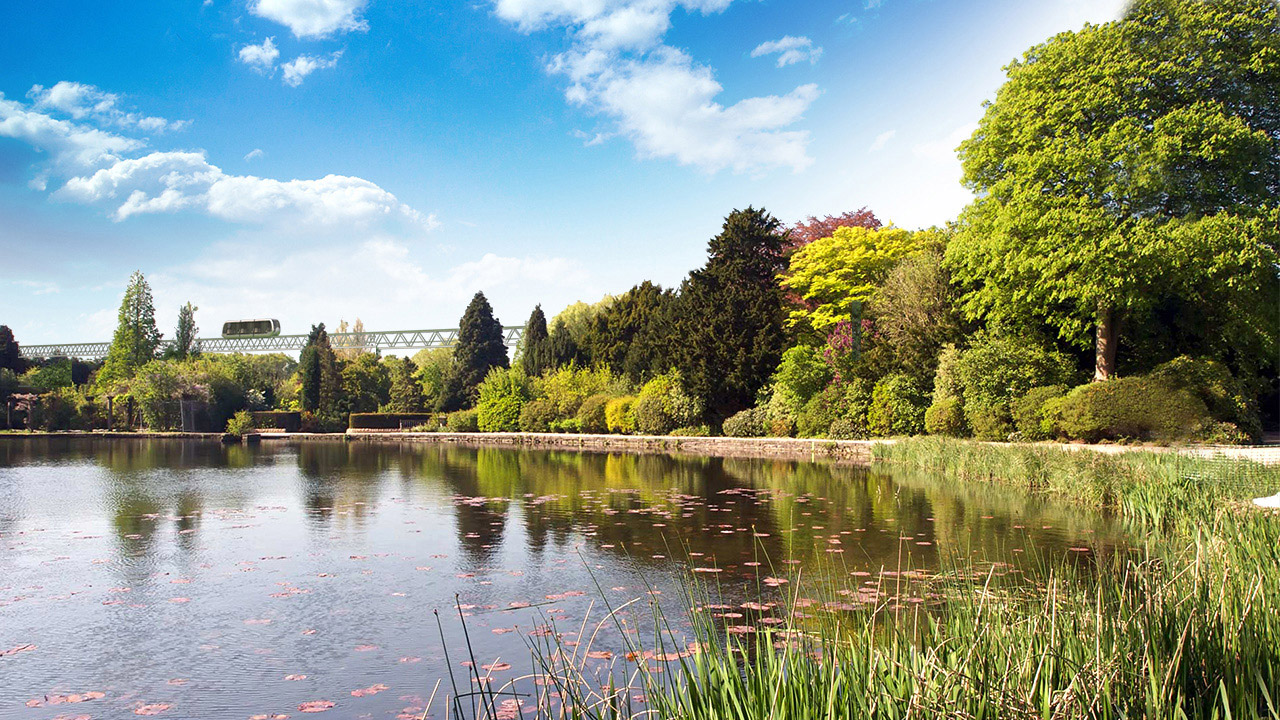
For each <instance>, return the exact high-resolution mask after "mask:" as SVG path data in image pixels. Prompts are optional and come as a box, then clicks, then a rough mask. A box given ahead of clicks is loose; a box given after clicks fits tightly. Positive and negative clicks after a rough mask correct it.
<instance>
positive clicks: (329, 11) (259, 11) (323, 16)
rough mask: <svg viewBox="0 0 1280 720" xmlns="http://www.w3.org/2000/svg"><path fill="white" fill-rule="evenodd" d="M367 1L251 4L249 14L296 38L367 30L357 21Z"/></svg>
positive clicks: (279, 0)
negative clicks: (282, 27) (275, 25)
mask: <svg viewBox="0 0 1280 720" xmlns="http://www.w3.org/2000/svg"><path fill="white" fill-rule="evenodd" d="M366 2H367V0H251V2H250V4H249V12H251V13H253V14H254V15H257V16H258V17H262V18H266V19H268V20H272V21H275V22H278V23H280V24H281V25H284V26H285V27H287V28H289V30H291V31H292V32H293V34H294V35H295V36H296V37H300V38H321V37H327V36H329V35H332V34H334V33H337V32H349V31H355V30H368V29H369V25H368V23H366V22H365V21H364V20H363V19H362V18H361V17H360V14H361V12H363V11H364V7H365V5H366Z"/></svg>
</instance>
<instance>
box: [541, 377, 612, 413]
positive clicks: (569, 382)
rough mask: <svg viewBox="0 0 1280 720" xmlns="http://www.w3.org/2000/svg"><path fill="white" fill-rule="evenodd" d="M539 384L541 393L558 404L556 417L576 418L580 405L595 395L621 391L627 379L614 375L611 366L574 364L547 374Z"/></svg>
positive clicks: (552, 402) (554, 404)
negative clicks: (586, 366) (593, 366)
mask: <svg viewBox="0 0 1280 720" xmlns="http://www.w3.org/2000/svg"><path fill="white" fill-rule="evenodd" d="M539 385H540V393H539V395H540V396H541V397H544V398H546V399H547V400H548V401H549V402H550V403H551V404H552V405H553V406H554V407H555V412H556V417H557V418H560V419H568V418H572V417H576V416H577V413H578V408H580V407H582V403H583V402H585V401H586V399H587V398H589V397H591V396H592V395H596V394H599V393H607V394H610V395H619V394H621V392H619V391H620V390H621V389H622V388H623V386H624V385H625V381H623V380H621V379H620V378H618V377H616V376H614V374H613V373H612V372H611V371H610V370H609V368H608V367H605V366H600V367H595V368H582V367H578V366H577V365H575V364H572V363H571V364H569V365H567V366H565V367H562V368H559V369H557V370H554V371H552V372H549V373H547V374H546V375H545V376H543V378H542V380H541V382H540V383H539Z"/></svg>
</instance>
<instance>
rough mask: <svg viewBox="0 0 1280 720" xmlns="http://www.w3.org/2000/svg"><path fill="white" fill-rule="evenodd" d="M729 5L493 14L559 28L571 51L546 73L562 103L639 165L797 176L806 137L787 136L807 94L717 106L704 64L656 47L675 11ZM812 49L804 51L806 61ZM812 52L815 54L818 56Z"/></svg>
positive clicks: (675, 0) (623, 4)
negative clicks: (595, 116) (563, 82)
mask: <svg viewBox="0 0 1280 720" xmlns="http://www.w3.org/2000/svg"><path fill="white" fill-rule="evenodd" d="M730 2H731V0H496V1H495V3H494V12H495V14H496V15H497V16H498V17H500V18H502V19H504V20H506V21H508V22H511V23H513V24H515V25H516V27H518V28H519V29H520V30H522V31H524V32H534V31H537V30H542V29H546V28H553V27H558V28H563V29H564V30H565V31H566V32H567V33H568V35H569V37H570V39H571V40H572V42H573V46H572V48H571V49H570V50H567V51H565V52H563V53H561V54H559V55H556V56H555V57H553V58H552V60H551V61H550V62H549V63H548V66H547V67H548V70H549V71H550V72H552V73H555V74H559V75H563V76H565V77H566V78H567V79H568V80H569V83H570V84H569V87H568V88H567V89H566V91H565V97H566V98H567V99H568V100H569V101H570V102H572V103H574V104H577V105H580V106H582V107H585V108H587V109H589V110H592V111H595V112H597V113H600V114H601V115H604V116H606V117H608V118H610V119H611V121H612V122H613V124H614V125H615V128H614V130H615V131H614V132H605V133H597V134H596V135H595V137H596V138H603V137H609V136H612V135H620V136H623V137H626V138H627V139H629V140H630V141H631V142H632V144H633V145H634V146H635V147H636V150H637V151H638V153H639V154H640V155H641V156H642V157H648V158H671V159H674V160H675V161H677V162H679V163H681V164H684V165H692V166H695V167H698V168H700V169H702V170H704V171H707V172H716V171H719V170H722V169H726V168H729V169H732V170H734V171H736V172H751V171H759V170H763V169H767V168H774V167H787V168H791V169H793V170H802V169H804V168H805V167H807V166H808V165H810V164H811V163H812V158H810V157H809V156H808V152H807V148H808V143H809V134H808V133H807V132H805V131H799V130H792V129H789V128H790V126H792V125H793V124H794V123H796V122H797V121H798V120H800V119H801V118H802V117H803V115H804V113H805V111H806V110H808V108H809V106H810V104H811V103H812V102H813V101H814V100H815V99H816V98H817V97H818V95H819V91H818V88H817V86H815V85H802V86H800V87H797V88H795V89H794V90H792V91H791V92H789V93H786V94H784V95H770V96H763V97H752V98H747V99H744V100H741V101H739V102H737V103H734V104H732V105H727V106H726V105H724V104H722V103H719V102H717V101H716V98H717V97H718V96H719V95H720V94H721V92H723V90H724V88H723V87H722V86H721V85H720V84H719V83H718V82H717V81H716V79H715V73H714V71H713V70H712V68H710V67H708V66H707V65H704V64H701V63H698V62H697V61H695V60H694V59H693V58H692V57H690V56H689V55H688V54H687V53H685V52H684V51H682V50H679V49H677V48H674V47H671V46H668V45H666V44H664V43H663V42H662V38H663V36H664V35H665V34H666V32H667V30H668V29H669V28H670V25H671V15H672V13H673V12H675V11H676V10H677V9H684V10H686V11H691V12H702V13H714V12H719V11H722V10H724V9H725V8H726V7H728V6H729V3H730ZM814 50H818V49H815V48H810V52H812V51H814ZM818 51H819V52H820V50H818Z"/></svg>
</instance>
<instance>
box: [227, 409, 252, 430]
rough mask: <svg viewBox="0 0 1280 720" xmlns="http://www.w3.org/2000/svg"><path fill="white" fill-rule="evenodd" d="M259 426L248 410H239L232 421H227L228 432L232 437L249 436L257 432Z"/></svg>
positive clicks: (232, 417)
mask: <svg viewBox="0 0 1280 720" xmlns="http://www.w3.org/2000/svg"><path fill="white" fill-rule="evenodd" d="M257 429H258V426H257V424H256V423H255V422H254V421H253V416H252V415H250V414H249V411H248V410H238V411H236V414H235V415H232V416H231V419H230V420H228V421H227V432H228V433H231V434H232V435H248V434H249V433H251V432H253V431H254V430H257Z"/></svg>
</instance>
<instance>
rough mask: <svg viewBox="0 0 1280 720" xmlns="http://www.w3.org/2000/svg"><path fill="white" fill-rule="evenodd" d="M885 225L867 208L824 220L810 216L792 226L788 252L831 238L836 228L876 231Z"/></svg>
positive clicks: (827, 217)
mask: <svg viewBox="0 0 1280 720" xmlns="http://www.w3.org/2000/svg"><path fill="white" fill-rule="evenodd" d="M883 225H884V223H882V222H880V220H879V218H877V217H876V214H875V213H873V212H871V211H870V210H869V209H867V208H865V207H864V208H859V209H857V210H852V211H849V212H846V213H842V214H840V215H828V216H826V217H823V218H819V217H815V216H813V215H810V216H809V217H807V218H805V219H804V220H801V221H800V222H798V223H796V224H795V225H792V226H791V238H790V244H789V245H788V246H787V250H789V251H795V250H799V249H800V248H802V247H804V246H805V245H808V244H809V243H811V242H813V241H814V240H820V239H822V238H824V237H831V235H832V234H833V233H834V232H835V231H836V228H842V227H862V228H867V229H869V230H875V229H876V228H878V227H882V226H883Z"/></svg>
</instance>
